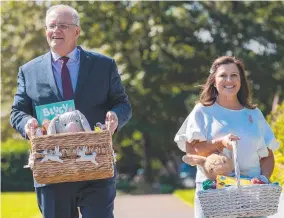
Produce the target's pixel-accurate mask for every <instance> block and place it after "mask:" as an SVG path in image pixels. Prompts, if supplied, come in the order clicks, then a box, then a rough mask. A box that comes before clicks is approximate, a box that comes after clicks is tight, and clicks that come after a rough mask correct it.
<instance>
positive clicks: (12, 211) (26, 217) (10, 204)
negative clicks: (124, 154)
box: [0, 191, 124, 218]
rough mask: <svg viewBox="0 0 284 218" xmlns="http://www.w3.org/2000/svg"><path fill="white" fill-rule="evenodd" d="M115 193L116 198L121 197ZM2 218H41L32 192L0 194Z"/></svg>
mask: <svg viewBox="0 0 284 218" xmlns="http://www.w3.org/2000/svg"><path fill="white" fill-rule="evenodd" d="M123 194H124V193H123V192H121V191H117V196H119V195H123ZM0 217H3V218H42V215H41V213H40V211H39V209H38V206H37V200H36V194H35V193H34V192H2V193H1V216H0Z"/></svg>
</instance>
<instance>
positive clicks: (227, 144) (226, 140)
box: [212, 133, 241, 151]
mask: <svg viewBox="0 0 284 218" xmlns="http://www.w3.org/2000/svg"><path fill="white" fill-rule="evenodd" d="M240 139H241V138H240V137H239V136H236V135H233V134H231V133H230V134H228V135H225V136H223V137H221V138H218V139H214V140H212V143H213V144H216V143H217V144H219V145H220V144H221V145H222V146H223V147H224V148H228V149H229V150H231V151H232V150H233V146H232V141H238V140H240Z"/></svg>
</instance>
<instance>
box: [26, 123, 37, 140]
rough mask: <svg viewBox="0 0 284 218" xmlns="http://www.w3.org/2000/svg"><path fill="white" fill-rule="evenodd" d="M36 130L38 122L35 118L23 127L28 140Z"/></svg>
mask: <svg viewBox="0 0 284 218" xmlns="http://www.w3.org/2000/svg"><path fill="white" fill-rule="evenodd" d="M36 128H38V122H37V120H36V119H35V118H31V119H29V120H28V122H27V123H26V125H25V132H26V134H27V136H28V137H29V139H31V138H32V137H33V136H34V135H35V131H36Z"/></svg>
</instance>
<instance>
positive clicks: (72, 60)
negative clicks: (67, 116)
mask: <svg viewBox="0 0 284 218" xmlns="http://www.w3.org/2000/svg"><path fill="white" fill-rule="evenodd" d="M51 55H52V61H51V62H52V70H53V74H54V77H55V80H56V84H57V87H58V89H59V91H60V93H61V95H62V96H63V89H62V79H61V68H62V64H63V61H62V60H59V59H60V58H61V56H60V55H59V54H57V53H55V52H53V51H51ZM67 57H69V60H68V62H67V67H68V69H69V73H70V78H71V82H72V88H73V92H74V93H75V90H76V85H77V80H78V75H79V67H80V50H79V49H78V48H77V47H76V48H75V49H74V50H73V51H71V52H70V53H69V54H68V55H67Z"/></svg>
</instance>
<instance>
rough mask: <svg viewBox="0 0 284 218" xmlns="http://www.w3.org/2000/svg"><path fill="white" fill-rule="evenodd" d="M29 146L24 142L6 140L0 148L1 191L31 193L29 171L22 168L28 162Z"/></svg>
mask: <svg viewBox="0 0 284 218" xmlns="http://www.w3.org/2000/svg"><path fill="white" fill-rule="evenodd" d="M29 149H30V145H29V143H28V142H27V141H25V140H20V139H18V140H14V139H8V140H7V141H6V142H3V143H2V146H1V174H2V181H1V182H2V184H1V190H2V191H33V190H34V188H33V177H32V172H31V170H30V169H24V168H23V166H24V165H26V164H27V161H28V156H29V153H28V150H29Z"/></svg>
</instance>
